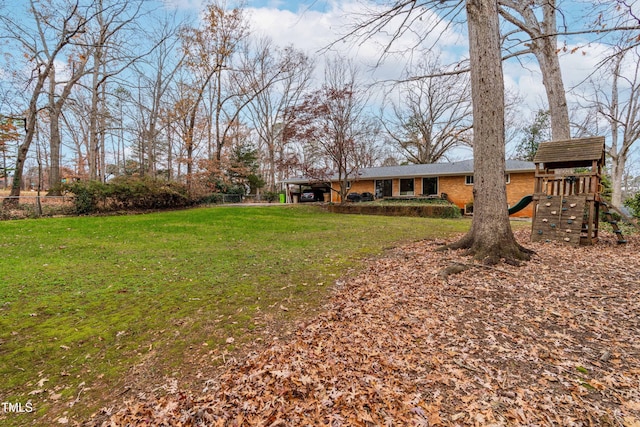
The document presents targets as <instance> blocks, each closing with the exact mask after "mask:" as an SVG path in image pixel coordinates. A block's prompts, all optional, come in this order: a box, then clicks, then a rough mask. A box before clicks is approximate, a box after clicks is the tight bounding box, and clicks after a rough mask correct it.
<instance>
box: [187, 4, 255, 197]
mask: <svg viewBox="0 0 640 427" xmlns="http://www.w3.org/2000/svg"><path fill="white" fill-rule="evenodd" d="M247 34H248V25H247V21H246V19H245V16H244V12H243V11H242V9H240V8H235V9H231V10H228V9H227V8H226V5H224V4H217V3H211V4H209V5H207V7H206V11H205V14H204V16H203V28H200V29H197V28H191V29H186V30H185V31H184V32H183V42H184V47H183V49H184V51H185V54H186V62H185V64H186V65H187V67H189V69H191V70H192V71H193V73H194V81H193V83H192V84H191V85H190V89H191V90H190V92H191V94H190V95H188V96H187V97H186V98H184V99H183V102H182V104H183V106H185V107H186V106H187V104H186V103H187V102H188V103H190V106H189V107H188V110H187V115H186V129H185V130H186V133H185V134H184V138H185V140H184V145H185V148H186V155H187V158H186V162H187V185H190V184H191V178H192V175H193V163H194V159H193V151H194V148H195V145H194V144H195V141H194V135H193V134H194V131H195V127H196V119H197V117H198V112H199V110H200V108H201V105H202V101H203V98H204V95H205V92H206V90H207V89H208V88H209V86H210V85H213V87H212V90H213V91H214V93H215V101H213V104H214V105H213V110H214V111H213V112H212V115H213V122H212V123H213V124H212V126H213V127H214V131H213V132H214V135H215V141H216V143H217V147H216V158H217V159H218V160H220V158H221V152H222V147H223V145H224V141H223V138H222V136H223V135H222V132H223V130H222V125H223V120H224V117H223V114H224V111H223V104H224V100H225V96H224V95H223V84H224V74H225V71H230V70H231V69H232V68H231V61H232V57H233V56H234V55H235V54H236V53H237V52H238V49H239V47H240V43H241V42H242V41H243V40H244V38H245V37H246V35H247ZM227 122H228V121H227Z"/></svg>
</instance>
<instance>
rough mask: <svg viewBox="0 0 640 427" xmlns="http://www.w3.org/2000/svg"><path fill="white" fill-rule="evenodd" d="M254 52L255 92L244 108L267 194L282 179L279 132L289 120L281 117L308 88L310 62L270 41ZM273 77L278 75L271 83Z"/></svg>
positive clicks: (311, 69) (288, 48)
mask: <svg viewBox="0 0 640 427" xmlns="http://www.w3.org/2000/svg"><path fill="white" fill-rule="evenodd" d="M258 43H259V45H260V46H262V47H259V48H258V50H259V51H261V52H264V55H261V56H258V58H257V60H256V61H254V63H255V68H254V70H253V73H252V74H253V79H255V83H254V85H255V87H256V88H264V89H263V90H261V91H259V92H258V93H257V95H256V96H255V98H254V99H253V101H252V102H250V103H249V105H248V107H249V108H248V112H249V115H250V118H251V121H252V123H253V127H254V129H255V131H256V133H257V136H258V142H259V145H260V146H261V147H263V149H262V151H263V152H264V155H263V159H262V169H263V172H264V177H265V180H266V183H265V185H266V188H267V189H268V190H269V191H275V190H276V182H277V181H280V180H281V179H282V176H281V175H280V174H281V173H282V170H281V168H280V167H279V165H280V164H281V163H282V162H283V161H284V159H285V154H284V153H285V147H284V146H285V143H286V141H285V139H284V138H283V132H282V131H283V129H284V128H285V127H286V126H287V120H288V119H289V117H287V115H286V114H285V113H286V111H287V110H288V109H289V107H292V106H293V105H295V104H296V103H297V102H298V100H299V99H300V96H301V95H302V94H303V92H304V90H305V89H306V88H307V87H308V85H309V82H310V79H311V73H312V71H313V67H314V64H313V61H312V60H311V59H310V58H309V57H308V56H307V55H305V54H304V53H302V52H300V51H297V50H296V49H294V48H293V47H291V46H289V47H286V48H284V49H279V48H276V47H275V46H273V42H272V41H271V40H267V39H263V40H260V41H259V42H258ZM274 75H279V77H278V81H276V82H273V78H274Z"/></svg>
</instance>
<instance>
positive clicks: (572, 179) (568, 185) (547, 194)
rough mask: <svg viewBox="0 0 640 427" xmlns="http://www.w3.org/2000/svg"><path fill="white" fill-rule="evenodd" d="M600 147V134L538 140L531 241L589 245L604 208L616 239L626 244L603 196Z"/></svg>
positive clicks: (602, 152)
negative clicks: (558, 139) (539, 141)
mask: <svg viewBox="0 0 640 427" xmlns="http://www.w3.org/2000/svg"><path fill="white" fill-rule="evenodd" d="M604 148H605V146H604V137H600V136H598V137H591V138H580V139H570V140H564V141H550V142H544V143H541V144H540V146H539V147H538V152H537V153H536V156H535V158H534V160H533V161H534V163H535V165H536V172H535V187H534V194H533V203H534V209H533V212H534V213H533V221H532V224H533V225H532V230H531V240H532V241H534V242H548V241H558V242H564V243H567V244H569V245H573V246H578V245H580V244H583V245H591V244H593V243H595V242H597V241H598V223H599V220H598V219H599V217H600V213H601V212H602V213H603V215H605V217H606V218H607V221H608V222H609V223H610V224H611V226H612V228H613V231H614V232H615V233H616V236H617V240H618V243H626V240H624V237H623V236H622V232H621V231H620V229H619V227H618V224H617V222H616V221H615V220H614V219H613V217H612V215H611V212H610V210H609V206H608V205H607V203H606V202H605V201H604V200H603V199H602V195H601V193H602V183H601V178H602V173H603V169H604V162H605V151H604Z"/></svg>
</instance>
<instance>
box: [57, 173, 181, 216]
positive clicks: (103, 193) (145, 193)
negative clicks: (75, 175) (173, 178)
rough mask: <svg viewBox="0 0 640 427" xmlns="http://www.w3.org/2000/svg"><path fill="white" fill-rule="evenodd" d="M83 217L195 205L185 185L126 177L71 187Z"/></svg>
mask: <svg viewBox="0 0 640 427" xmlns="http://www.w3.org/2000/svg"><path fill="white" fill-rule="evenodd" d="M66 191H68V192H70V193H73V195H74V196H75V197H74V203H75V210H76V213H77V214H79V215H83V214H90V213H94V212H98V211H114V210H120V209H124V210H136V209H167V208H179V207H184V206H188V205H190V204H192V200H191V199H190V198H189V196H188V193H187V189H186V187H185V186H183V185H181V184H178V183H175V182H167V181H163V180H157V179H153V178H146V177H143V178H139V177H131V176H123V177H118V178H114V179H113V180H112V181H110V182H109V183H106V184H105V183H101V182H98V181H80V182H75V183H73V184H70V185H68V186H67V187H66Z"/></svg>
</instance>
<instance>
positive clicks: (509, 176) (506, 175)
mask: <svg viewBox="0 0 640 427" xmlns="http://www.w3.org/2000/svg"><path fill="white" fill-rule="evenodd" d="M504 182H506V183H507V184H509V183H510V182H511V174H508V173H505V174H504Z"/></svg>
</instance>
